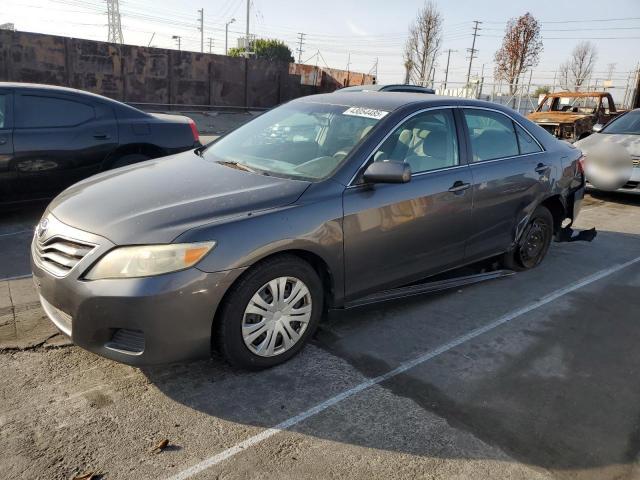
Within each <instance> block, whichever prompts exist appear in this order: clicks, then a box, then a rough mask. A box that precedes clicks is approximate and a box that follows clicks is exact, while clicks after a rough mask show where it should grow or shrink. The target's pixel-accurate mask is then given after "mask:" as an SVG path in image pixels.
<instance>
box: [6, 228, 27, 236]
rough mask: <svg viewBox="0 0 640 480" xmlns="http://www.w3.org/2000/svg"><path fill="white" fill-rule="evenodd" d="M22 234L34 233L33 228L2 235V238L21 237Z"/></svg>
mask: <svg viewBox="0 0 640 480" xmlns="http://www.w3.org/2000/svg"><path fill="white" fill-rule="evenodd" d="M22 233H33V228H31V229H29V230H19V231H17V232H9V233H0V237H9V236H11V235H20V234H22Z"/></svg>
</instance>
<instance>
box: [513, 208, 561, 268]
mask: <svg viewBox="0 0 640 480" xmlns="http://www.w3.org/2000/svg"><path fill="white" fill-rule="evenodd" d="M552 238H553V216H552V215H551V212H549V210H548V209H547V208H546V207H543V206H539V207H538V208H536V209H535V211H534V212H533V215H531V218H530V219H529V223H528V224H527V226H526V228H525V230H524V232H523V233H522V235H521V237H520V240H519V241H518V243H517V245H516V246H515V248H514V249H513V250H511V251H509V252H507V253H505V254H504V257H503V262H502V263H503V264H504V266H505V267H506V268H508V269H510V270H516V271H522V270H530V269H532V268H534V267H537V266H538V265H539V264H540V263H541V262H542V260H543V259H544V257H545V255H546V254H547V252H548V251H549V246H550V245H551V239H552Z"/></svg>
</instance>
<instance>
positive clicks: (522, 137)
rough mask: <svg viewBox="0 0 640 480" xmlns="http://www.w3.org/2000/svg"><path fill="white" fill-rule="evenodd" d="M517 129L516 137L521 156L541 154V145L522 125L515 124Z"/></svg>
mask: <svg viewBox="0 0 640 480" xmlns="http://www.w3.org/2000/svg"><path fill="white" fill-rule="evenodd" d="M514 125H515V127H516V135H517V136H518V146H519V147H520V154H521V155H526V154H527V153H536V152H541V151H542V150H541V149H540V145H538V144H537V142H536V141H535V140H534V139H533V138H532V137H531V135H529V134H528V133H527V132H526V131H525V130H524V129H523V128H522V127H521V126H520V125H518V124H517V123H516V124H514Z"/></svg>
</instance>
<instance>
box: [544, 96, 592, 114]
mask: <svg viewBox="0 0 640 480" xmlns="http://www.w3.org/2000/svg"><path fill="white" fill-rule="evenodd" d="M599 100H600V99H599V97H573V96H566V97H547V98H546V100H545V101H544V103H543V104H541V105H540V107H538V111H539V112H571V113H586V114H590V113H594V112H595V110H596V108H597V107H598V102H599Z"/></svg>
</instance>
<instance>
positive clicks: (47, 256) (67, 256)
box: [35, 236, 95, 277]
mask: <svg viewBox="0 0 640 480" xmlns="http://www.w3.org/2000/svg"><path fill="white" fill-rule="evenodd" d="M94 247H95V246H94V245H91V244H88V243H83V242H79V241H77V240H70V239H68V238H63V237H56V236H54V237H51V238H48V239H47V240H45V241H44V242H42V241H40V240H38V239H36V241H35V255H36V259H37V260H38V263H39V264H40V265H41V266H42V268H44V269H45V270H47V271H48V272H49V273H52V274H53V275H56V276H58V277H64V276H65V275H67V274H68V273H69V272H70V271H71V270H72V269H73V267H75V266H76V265H77V264H78V262H79V261H80V260H82V259H83V258H84V257H85V256H86V255H87V254H88V253H89V252H91V250H93V249H94Z"/></svg>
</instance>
